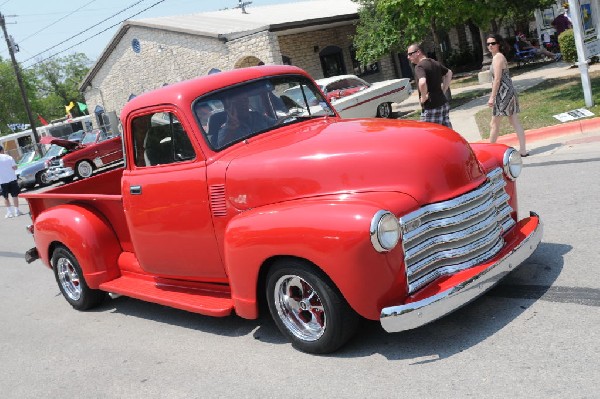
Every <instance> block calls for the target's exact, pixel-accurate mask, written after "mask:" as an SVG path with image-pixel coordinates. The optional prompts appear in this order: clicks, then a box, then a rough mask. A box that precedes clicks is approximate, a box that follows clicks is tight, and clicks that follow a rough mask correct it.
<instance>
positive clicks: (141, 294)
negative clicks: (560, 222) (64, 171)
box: [23, 66, 542, 353]
mask: <svg viewBox="0 0 600 399" xmlns="http://www.w3.org/2000/svg"><path fill="white" fill-rule="evenodd" d="M290 89H293V90H295V91H299V92H300V93H302V95H301V96H299V97H298V96H297V97H296V101H293V100H291V99H290V98H289V97H286V94H285V93H286V92H287V93H289V91H290ZM309 98H310V99H317V100H318V101H313V100H311V101H310V102H309V101H308V99H309ZM121 120H122V123H123V144H124V149H125V165H124V167H122V168H119V169H115V170H112V171H109V172H106V173H103V174H99V175H96V176H92V177H90V178H88V179H84V180H77V181H75V182H73V183H71V184H66V185H62V186H59V187H55V188H51V189H49V190H48V191H45V192H40V193H27V194H25V195H23V197H25V198H26V199H27V201H28V202H29V206H30V210H31V216H32V219H33V224H32V225H31V226H29V227H28V229H29V231H30V232H31V233H32V234H33V237H34V241H35V248H32V249H31V250H29V251H28V252H27V254H26V260H27V261H28V262H32V261H34V260H36V259H38V258H39V259H41V261H42V262H43V263H44V264H45V265H46V266H48V267H49V268H51V269H52V270H53V271H54V274H55V277H56V281H57V283H58V286H59V288H60V290H61V292H62V294H63V295H64V297H65V299H66V300H67V301H68V302H69V303H70V304H71V305H72V306H73V307H74V308H75V309H79V310H86V309H90V308H92V307H94V306H97V305H99V304H100V303H101V302H102V301H104V300H105V297H106V295H107V293H110V294H117V295H123V296H128V297H132V298H137V299H141V300H144V301H150V302H155V303H158V304H162V305H166V306H170V307H174V308H178V309H184V310H187V311H190V312H196V313H199V314H203V315H210V316H219V317H222V316H228V315H230V314H232V313H233V312H235V314H237V315H238V316H240V317H243V318H247V319H255V318H257V317H258V316H259V312H260V311H261V310H265V311H267V310H266V309H268V311H269V312H270V313H271V315H272V317H273V319H274V321H275V323H276V325H277V326H278V328H279V329H280V330H281V331H282V333H283V334H284V335H285V336H286V337H287V338H288V339H289V340H290V341H291V343H292V344H293V345H294V347H296V348H298V349H299V350H302V351H306V352H310V353H327V352H332V351H335V350H337V349H338V348H340V347H341V346H342V345H343V344H344V343H346V342H347V341H348V340H349V339H350V338H351V337H352V335H353V333H354V332H355V331H356V330H357V328H358V326H359V323H358V322H359V321H360V319H361V318H364V319H370V320H379V321H380V323H381V325H382V327H383V328H384V329H385V330H386V331H388V332H396V331H404V330H408V329H413V328H417V327H419V326H422V325H424V324H427V323H429V322H432V321H434V320H436V319H438V318H440V317H442V316H444V315H446V314H448V313H450V312H452V311H453V310H455V309H457V308H459V307H461V306H463V305H465V304H466V303H468V302H470V301H471V300H473V299H475V298H477V297H478V296H480V295H481V294H483V293H485V292H486V291H487V290H488V289H490V288H491V287H492V286H493V285H494V284H496V283H497V282H498V281H499V280H501V279H502V278H503V277H505V276H506V275H507V274H508V273H509V272H510V271H511V270H513V269H515V268H516V267H517V266H519V265H520V264H521V263H523V262H524V261H525V260H526V259H527V258H528V257H529V256H530V255H531V254H532V252H533V251H534V250H535V249H536V247H537V246H538V244H539V243H540V241H541V237H542V223H541V221H540V219H539V217H538V216H537V215H536V214H535V213H533V212H530V213H529V214H528V215H527V216H526V217H524V218H521V219H520V218H519V217H518V216H517V213H518V212H517V187H516V181H515V179H516V178H517V177H518V175H519V173H520V172H521V168H522V162H521V158H520V156H519V154H518V152H517V151H515V150H514V149H513V148H510V147H507V146H504V145H500V144H483V143H480V144H471V145H469V144H468V143H467V142H466V141H465V140H464V139H463V138H462V137H461V136H460V135H459V134H457V133H456V132H454V131H452V130H451V129H448V128H446V127H443V126H440V125H435V124H428V123H422V122H416V121H401V120H382V119H341V118H340V117H339V116H338V114H337V113H336V112H335V110H334V109H333V108H332V107H331V106H330V104H329V103H328V102H327V100H326V99H325V97H324V95H323V93H322V92H321V91H320V90H319V89H318V88H317V87H316V85H315V83H314V81H313V80H312V79H311V78H310V76H309V75H308V74H307V73H306V72H304V71H303V70H301V69H299V68H296V67H292V66H260V67H254V68H246V69H237V70H233V71H228V72H221V73H218V74H214V75H210V76H204V77H200V78H197V79H194V80H190V81H185V82H180V83H176V84H173V85H169V86H165V87H162V88H160V89H158V90H155V91H152V92H148V93H146V94H143V95H140V96H138V97H136V98H135V99H133V100H131V101H129V102H128V103H127V104H126V106H125V107H124V109H123V111H122V114H121Z"/></svg>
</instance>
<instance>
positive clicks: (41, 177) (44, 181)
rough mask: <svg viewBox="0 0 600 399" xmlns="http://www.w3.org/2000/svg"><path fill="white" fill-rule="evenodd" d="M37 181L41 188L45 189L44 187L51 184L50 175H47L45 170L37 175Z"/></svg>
mask: <svg viewBox="0 0 600 399" xmlns="http://www.w3.org/2000/svg"><path fill="white" fill-rule="evenodd" d="M35 181H36V182H37V184H38V185H39V186H41V187H44V186H47V185H48V184H50V182H49V181H48V175H46V171H45V170H42V171H41V172H38V173H37V174H36V175H35Z"/></svg>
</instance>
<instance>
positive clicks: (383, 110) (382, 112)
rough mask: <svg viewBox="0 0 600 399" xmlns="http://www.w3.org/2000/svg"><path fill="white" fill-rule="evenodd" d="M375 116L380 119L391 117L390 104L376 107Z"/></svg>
mask: <svg viewBox="0 0 600 399" xmlns="http://www.w3.org/2000/svg"><path fill="white" fill-rule="evenodd" d="M377 116H378V117H380V118H391V117H392V103H381V104H379V105H378V106H377Z"/></svg>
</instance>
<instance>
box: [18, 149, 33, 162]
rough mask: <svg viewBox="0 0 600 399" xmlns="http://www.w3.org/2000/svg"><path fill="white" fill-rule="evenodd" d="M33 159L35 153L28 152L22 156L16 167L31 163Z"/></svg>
mask: <svg viewBox="0 0 600 399" xmlns="http://www.w3.org/2000/svg"><path fill="white" fill-rule="evenodd" d="M34 159H35V151H29V152H26V153H25V154H23V156H22V157H21V159H20V160H19V163H18V165H23V164H26V163H29V162H32V161H33V160H34Z"/></svg>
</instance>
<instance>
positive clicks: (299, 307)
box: [267, 259, 359, 353]
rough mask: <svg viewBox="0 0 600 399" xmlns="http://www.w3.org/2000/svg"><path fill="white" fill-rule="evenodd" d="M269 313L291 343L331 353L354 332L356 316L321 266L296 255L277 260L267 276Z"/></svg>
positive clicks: (356, 325)
mask: <svg viewBox="0 0 600 399" xmlns="http://www.w3.org/2000/svg"><path fill="white" fill-rule="evenodd" d="M267 302H268V304H269V310H270V312H271V316H272V317H273V320H274V321H275V324H276V325H277V327H278V328H279V330H281V332H282V333H283V334H284V335H285V336H287V338H288V339H289V340H290V341H291V343H292V346H294V347H295V348H296V349H299V350H301V351H303V352H308V353H331V352H333V351H335V350H337V349H339V348H340V347H341V346H342V345H344V344H345V343H346V342H348V340H349V339H350V338H351V337H352V336H353V335H354V333H355V332H356V329H357V327H358V321H359V316H358V314H356V313H355V312H354V310H352V309H351V308H350V306H349V305H348V303H347V302H346V300H345V299H344V298H343V297H342V295H341V294H340V293H339V291H338V290H337V288H336V287H335V286H334V285H333V283H332V282H331V281H330V280H329V278H327V276H326V275H325V274H324V273H322V272H321V271H320V270H318V269H316V268H315V267H313V266H312V265H310V264H308V263H307V262H303V261H300V260H296V259H288V260H284V261H279V262H278V263H277V264H275V265H274V266H273V268H272V269H271V271H270V272H269V275H268V276H267Z"/></svg>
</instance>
